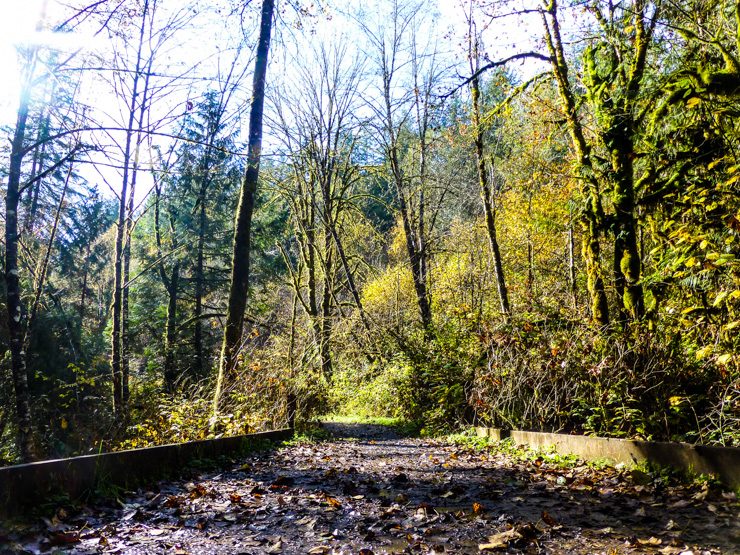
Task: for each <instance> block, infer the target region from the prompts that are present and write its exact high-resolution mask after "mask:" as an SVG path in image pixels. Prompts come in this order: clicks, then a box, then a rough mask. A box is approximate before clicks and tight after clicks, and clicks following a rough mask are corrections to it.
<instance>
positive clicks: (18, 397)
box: [5, 70, 35, 462]
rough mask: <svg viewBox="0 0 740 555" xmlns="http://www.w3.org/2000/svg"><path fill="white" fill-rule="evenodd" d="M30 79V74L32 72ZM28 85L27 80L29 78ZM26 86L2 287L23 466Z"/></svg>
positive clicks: (26, 431) (26, 411)
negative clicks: (21, 245)
mask: <svg viewBox="0 0 740 555" xmlns="http://www.w3.org/2000/svg"><path fill="white" fill-rule="evenodd" d="M29 71H30V75H32V74H33V72H32V70H29ZM29 81H30V78H29ZM29 89H30V84H27V85H26V87H25V88H24V90H23V92H22V93H21V101H20V106H19V109H18V119H17V121H16V126H15V133H14V135H13V141H12V143H11V147H10V148H11V151H10V166H9V168H8V189H7V193H6V196H5V287H6V290H7V293H6V295H7V308H8V335H9V338H8V339H9V343H10V368H11V373H12V377H13V390H14V392H15V418H16V428H17V433H16V446H17V449H18V452H19V453H20V458H21V460H23V461H24V462H27V461H31V460H33V458H34V457H35V448H34V438H33V419H32V417H31V403H30V399H29V397H30V393H29V390H28V375H27V370H26V353H25V352H24V349H23V340H24V332H23V301H22V299H21V285H20V279H19V275H18V269H19V268H18V239H19V237H18V205H19V200H20V182H21V166H22V163H23V156H24V154H25V152H24V146H23V143H24V141H25V138H26V124H27V121H28V109H29V102H30V90H29Z"/></svg>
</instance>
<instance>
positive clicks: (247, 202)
mask: <svg viewBox="0 0 740 555" xmlns="http://www.w3.org/2000/svg"><path fill="white" fill-rule="evenodd" d="M274 8H275V2H274V0H263V1H262V15H261V21H260V36H259V42H258V44H257V56H256V60H255V66H254V81H253V85H252V106H251V109H250V114H249V143H248V153H247V171H246V173H245V175H244V179H243V180H242V186H241V191H240V195H239V205H238V206H237V209H236V222H235V225H234V255H233V258H232V271H231V284H230V287H229V304H228V307H227V313H226V327H225V329H224V340H223V347H222V349H221V359H220V361H219V369H218V378H217V381H216V391H215V394H214V402H213V405H214V413H216V414H217V413H218V411H219V408H220V406H221V403H222V394H223V392H224V389H225V388H228V387H229V386H230V385H231V383H233V381H234V378H235V370H236V357H237V355H238V352H239V345H240V342H241V336H242V331H243V327H244V310H245V309H246V305H247V293H248V291H249V256H250V246H251V233H252V213H253V211H254V203H255V196H256V193H257V181H258V179H259V167H260V154H261V150H262V113H263V108H264V102H265V80H266V79H265V78H266V75H267V57H268V54H269V50H270V33H271V31H272V17H273V11H274Z"/></svg>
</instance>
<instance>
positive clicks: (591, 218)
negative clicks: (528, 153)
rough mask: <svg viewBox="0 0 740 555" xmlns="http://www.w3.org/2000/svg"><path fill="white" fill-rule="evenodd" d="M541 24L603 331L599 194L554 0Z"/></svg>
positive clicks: (593, 302) (605, 310)
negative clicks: (573, 165)
mask: <svg viewBox="0 0 740 555" xmlns="http://www.w3.org/2000/svg"><path fill="white" fill-rule="evenodd" d="M542 23H543V27H544V31H545V44H546V46H547V50H548V52H549V54H550V63H551V67H552V72H553V75H554V77H555V81H556V83H557V87H558V94H559V96H560V100H561V104H562V106H561V109H562V112H563V115H564V116H565V121H566V124H567V126H568V132H569V134H570V137H571V143H572V145H573V149H574V151H575V154H576V161H577V174H578V177H579V178H580V179H581V181H582V183H583V186H582V196H583V204H582V209H581V223H582V228H583V257H584V259H585V262H586V277H587V289H588V294H589V299H590V303H589V305H590V309H591V321H592V322H593V324H594V325H595V326H598V327H603V326H606V325H608V324H609V303H608V301H607V297H606V289H605V286H604V277H603V272H602V267H601V244H600V242H599V240H600V236H601V228H602V223H603V210H602V206H601V191H600V187H599V183H598V181H597V179H596V177H595V172H594V168H593V163H592V158H591V156H592V153H591V148H590V147H589V145H588V143H587V141H586V137H585V134H584V130H583V126H582V124H581V121H580V120H579V117H578V109H577V105H576V99H575V94H574V92H573V89H572V86H571V82H570V78H569V70H568V63H567V61H566V58H565V51H564V49H563V43H562V39H561V37H560V22H559V19H558V4H557V0H551V1H550V2H549V3H547V5H546V6H545V7H544V8H543V10H542Z"/></svg>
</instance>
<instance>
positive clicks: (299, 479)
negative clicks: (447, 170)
mask: <svg viewBox="0 0 740 555" xmlns="http://www.w3.org/2000/svg"><path fill="white" fill-rule="evenodd" d="M327 428H328V429H329V430H330V431H331V432H332V433H333V434H334V436H335V439H334V440H333V441H327V442H323V443H316V444H297V445H292V446H289V447H286V448H283V449H281V450H278V451H275V452H271V453H262V454H258V455H254V456H251V457H248V458H247V459H246V460H239V461H236V462H235V463H234V465H233V467H232V468H230V469H226V470H222V471H221V472H219V473H215V472H214V473H204V474H201V475H196V476H190V477H189V478H188V479H186V480H181V481H174V482H162V483H160V484H158V485H157V486H156V487H152V488H150V489H149V490H142V491H138V492H133V493H130V494H128V495H127V496H125V498H121V499H120V500H119V502H118V503H117V504H116V505H115V506H111V505H110V504H108V505H103V504H101V505H99V506H88V507H85V508H84V509H82V510H80V511H77V512H69V511H65V510H60V511H57V514H56V515H54V517H53V518H52V519H49V520H46V521H41V522H40V523H39V524H36V525H30V526H29V525H26V526H15V527H10V526H5V527H4V528H7V529H3V526H0V545H4V546H5V547H4V548H2V549H0V554H2V553H120V554H123V553H132V554H138V553H168V554H181V555H183V554H211V553H213V554H235V555H236V554H255V555H256V554H264V553H285V554H293V553H295V554H298V553H300V554H305V553H311V554H357V553H360V554H362V555H374V554H382V553H469V554H475V553H484V552H500V553H555V554H571V553H572V554H578V553H582V554H601V553H603V554H609V555H612V554H629V553H634V554H637V553H649V554H656V555H657V554H662V555H681V554H683V555H719V554H736V553H737V554H740V547H739V546H740V515H739V514H738V507H739V505H738V500H737V497H736V496H735V494H734V493H732V492H726V491H722V490H720V489H716V488H712V487H709V486H708V485H706V484H705V485H680V484H666V483H664V482H663V481H660V480H657V481H654V480H653V479H652V477H651V476H650V475H648V474H647V473H645V472H642V471H635V470H626V469H614V468H603V469H596V468H593V467H589V466H586V465H578V466H572V467H564V466H562V465H561V466H559V465H557V464H553V463H550V462H547V461H545V460H542V459H536V460H534V461H523V460H518V459H514V458H511V457H510V456H508V455H505V454H502V453H497V452H486V451H483V452H481V451H474V450H471V449H466V448H464V447H460V446H459V445H453V444H448V443H445V442H443V441H436V440H429V439H423V440H422V439H402V438H399V437H397V436H395V435H394V434H393V432H392V431H391V430H390V429H388V428H384V427H380V426H370V425H339V424H329V425H327Z"/></svg>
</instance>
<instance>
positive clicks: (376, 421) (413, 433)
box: [319, 414, 422, 437]
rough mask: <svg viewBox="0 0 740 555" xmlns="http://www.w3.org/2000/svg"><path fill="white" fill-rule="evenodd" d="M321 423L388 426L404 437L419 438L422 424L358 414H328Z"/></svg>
mask: <svg viewBox="0 0 740 555" xmlns="http://www.w3.org/2000/svg"><path fill="white" fill-rule="evenodd" d="M319 420H320V421H321V422H336V423H338V424H370V425H375V426H388V427H389V428H393V430H394V431H395V432H396V433H397V434H398V435H400V436H402V437H418V436H419V434H420V432H421V430H422V424H421V423H419V422H414V421H411V420H406V419H404V418H400V417H393V416H361V415H356V414H327V415H326V416H322V417H321V418H320V419H319Z"/></svg>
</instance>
